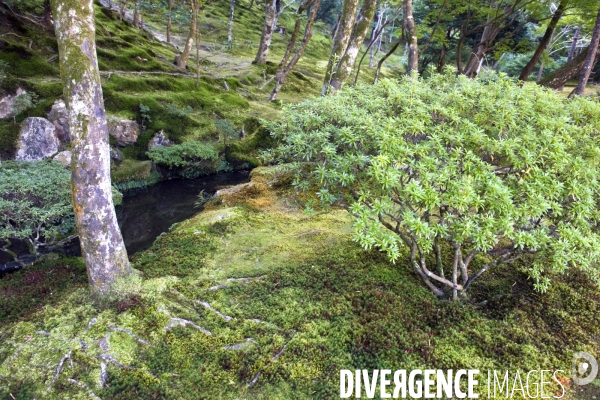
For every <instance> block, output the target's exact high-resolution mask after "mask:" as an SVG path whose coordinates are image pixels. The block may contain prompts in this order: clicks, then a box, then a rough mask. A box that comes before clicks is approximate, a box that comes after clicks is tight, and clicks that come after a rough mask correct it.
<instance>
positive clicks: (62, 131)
mask: <svg viewBox="0 0 600 400" xmlns="http://www.w3.org/2000/svg"><path fill="white" fill-rule="evenodd" d="M48 120H49V121H50V122H52V124H53V125H54V128H56V136H58V140H60V141H61V142H63V143H71V134H70V131H69V119H68V115H67V106H66V105H65V102H64V101H62V100H61V99H59V100H56V101H55V102H54V104H52V108H51V109H50V111H49V112H48Z"/></svg>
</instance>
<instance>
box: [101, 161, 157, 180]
mask: <svg viewBox="0 0 600 400" xmlns="http://www.w3.org/2000/svg"><path fill="white" fill-rule="evenodd" d="M151 172H152V162H151V161H135V160H127V159H126V160H123V162H121V163H119V164H113V165H112V166H111V170H110V177H111V180H112V182H113V183H114V184H117V185H118V184H121V183H125V182H127V181H134V180H135V181H142V180H145V179H148V178H149V177H150V173H151Z"/></svg>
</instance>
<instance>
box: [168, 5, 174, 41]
mask: <svg viewBox="0 0 600 400" xmlns="http://www.w3.org/2000/svg"><path fill="white" fill-rule="evenodd" d="M167 7H168V14H169V15H168V17H167V43H171V24H172V22H173V16H172V15H171V10H173V0H169V3H168V6H167Z"/></svg>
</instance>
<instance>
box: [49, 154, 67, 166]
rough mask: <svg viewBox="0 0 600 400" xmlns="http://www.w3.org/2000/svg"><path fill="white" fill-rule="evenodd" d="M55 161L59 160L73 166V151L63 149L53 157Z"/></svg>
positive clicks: (63, 163)
mask: <svg viewBox="0 0 600 400" xmlns="http://www.w3.org/2000/svg"><path fill="white" fill-rule="evenodd" d="M52 159H53V160H54V161H58V162H59V163H61V164H62V165H64V166H65V167H69V166H71V152H70V151H68V150H65V151H61V152H60V153H58V154H57V155H55V156H54V157H53V158H52Z"/></svg>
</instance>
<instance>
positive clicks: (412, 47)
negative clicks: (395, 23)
mask: <svg viewBox="0 0 600 400" xmlns="http://www.w3.org/2000/svg"><path fill="white" fill-rule="evenodd" d="M403 8H404V29H405V30H406V36H407V37H408V65H407V68H406V73H407V74H408V75H410V74H411V73H412V72H413V71H418V70H419V45H418V43H417V28H416V27H415V19H414V17H413V5H412V0H404V4H403Z"/></svg>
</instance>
